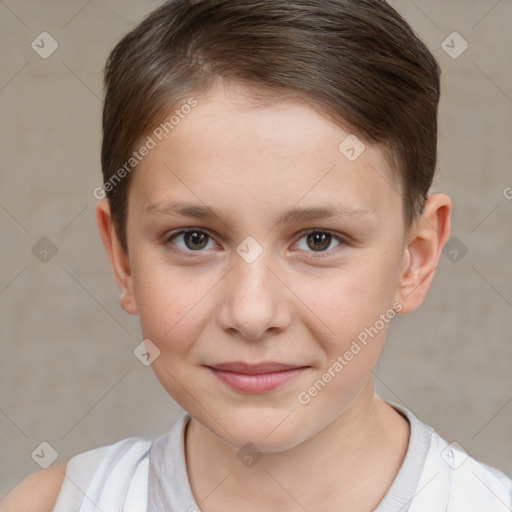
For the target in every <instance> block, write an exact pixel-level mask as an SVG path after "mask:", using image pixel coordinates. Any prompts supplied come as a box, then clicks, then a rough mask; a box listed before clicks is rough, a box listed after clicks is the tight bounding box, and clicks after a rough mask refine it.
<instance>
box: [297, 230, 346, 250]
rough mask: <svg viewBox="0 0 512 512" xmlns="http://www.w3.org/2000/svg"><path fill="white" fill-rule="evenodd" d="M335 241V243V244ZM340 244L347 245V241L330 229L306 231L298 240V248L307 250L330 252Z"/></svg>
mask: <svg viewBox="0 0 512 512" xmlns="http://www.w3.org/2000/svg"><path fill="white" fill-rule="evenodd" d="M333 242H334V244H333ZM340 245H347V242H346V241H345V240H344V239H343V238H341V237H339V236H336V235H333V234H331V233H330V232H329V231H322V230H320V229H313V230H310V231H307V232H305V233H304V235H303V236H302V238H300V239H299V240H298V241H297V248H298V249H300V250H301V251H305V252H310V253H311V252H317V253H330V252H331V250H334V249H336V248H337V247H338V246H340Z"/></svg>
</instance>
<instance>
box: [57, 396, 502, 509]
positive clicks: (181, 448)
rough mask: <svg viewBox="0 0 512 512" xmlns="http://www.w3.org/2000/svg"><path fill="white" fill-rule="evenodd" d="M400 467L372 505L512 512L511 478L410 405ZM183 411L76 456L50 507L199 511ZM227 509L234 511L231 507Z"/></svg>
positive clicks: (404, 409)
mask: <svg viewBox="0 0 512 512" xmlns="http://www.w3.org/2000/svg"><path fill="white" fill-rule="evenodd" d="M388 403H389V404H390V405H391V406H392V407H394V408H395V409H396V410H398V412H400V413H401V414H402V415H404V416H405V417H406V418H407V419H408V420H409V423H410V426H411V435H410V439H409V446H408V449H407V453H406V456H405V459H404V461H403V463H402V466H401V468H400V470H399V472H398V474H397V476H396V478H395V480H394V481H393V484H392V485H391V487H390V488H389V490H388V492H387V493H386V495H385V496H384V498H383V500H382V501H381V503H380V504H379V506H378V507H377V508H376V509H375V511H374V512H510V511H511V510H512V480H511V479H510V478H509V477H507V476H506V475H505V474H504V473H502V472H501V471H499V470H497V469H495V468H491V467H489V466H487V465H485V464H483V463H481V462H478V461H476V460H475V459H474V458H472V457H470V456H468V455H467V454H466V453H465V452H464V451H462V450H461V449H459V448H458V447H457V446H456V445H452V444H449V443H448V442H447V441H445V440H444V439H442V438H441V437H440V436H439V435H438V434H437V433H436V432H435V431H434V430H432V428H431V427H429V426H428V425H426V424H425V423H423V422H421V421H420V420H419V419H418V418H417V417H416V416H415V415H414V414H413V413H412V412H411V411H410V410H408V409H407V408H405V407H402V406H400V405H398V404H395V403H392V402H388ZM189 420H190V416H189V415H188V413H185V414H183V415H182V416H181V417H180V418H179V419H178V421H177V422H176V423H175V425H174V426H173V427H172V429H171V430H170V431H169V432H167V433H166V434H164V435H162V436H160V437H159V438H157V439H156V440H155V441H153V442H152V441H150V440H146V439H141V438H136V437H131V438H128V439H124V440H122V441H119V442H118V443H115V444H112V445H109V446H103V447H101V448H96V449H94V450H90V451H87V452H84V453H81V454H79V455H76V456H75V457H72V458H71V459H70V460H69V462H68V465H67V470H66V478H65V479H64V483H63V485H62V488H61V490H60V493H59V496H58V498H57V503H56V504H55V507H54V509H53V512H164V511H165V512H200V511H201V509H200V508H199V505H198V504H197V503H196V501H195V498H194V496H193V494H192V490H191V488H190V482H189V480H188V474H187V468H186V463H185V444H184V439H185V429H186V426H187V424H188V421H189ZM227 512H229V511H227Z"/></svg>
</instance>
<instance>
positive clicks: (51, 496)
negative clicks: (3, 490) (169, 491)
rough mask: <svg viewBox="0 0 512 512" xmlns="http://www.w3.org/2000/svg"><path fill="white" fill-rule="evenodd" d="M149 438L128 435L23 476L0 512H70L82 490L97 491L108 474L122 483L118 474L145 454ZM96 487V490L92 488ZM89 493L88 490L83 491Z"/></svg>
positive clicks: (77, 505) (131, 468)
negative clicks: (129, 436)
mask: <svg viewBox="0 0 512 512" xmlns="http://www.w3.org/2000/svg"><path fill="white" fill-rule="evenodd" d="M150 446H151V441H148V440H146V439H141V438H136V437H131V438H127V439H123V440H122V441H118V442H116V443H114V444H111V445H106V446H101V447H99V448H94V449H92V450H88V451H86V452H82V453H79V454H78V455H75V456H74V457H72V458H71V459H70V460H69V461H68V462H67V464H66V463H64V464H55V465H53V466H51V467H49V468H48V469H45V470H44V471H39V472H37V473H34V474H32V475H29V476H28V477H26V478H25V479H24V480H23V481H22V482H21V483H19V484H18V485H17V486H16V487H15V488H14V489H13V490H12V491H11V492H10V493H9V494H8V495H7V496H6V497H5V498H4V500H2V501H1V502H0V512H22V511H23V512H51V511H61V510H65V511H66V512H72V511H73V510H78V509H79V508H80V504H81V503H82V501H83V500H84V492H82V491H81V489H83V490H89V489H91V486H92V489H91V492H92V493H95V492H98V491H99V490H100V489H101V485H95V482H96V483H98V484H100V483H101V482H102V481H104V480H105V479H107V478H108V477H109V476H112V477H113V480H114V481H115V482H116V483H117V484H119V485H122V483H123V482H121V481H119V478H118V477H119V476H124V473H125V472H130V471H132V470H133V469H134V468H135V467H136V466H137V464H138V463H139V462H140V461H141V460H142V458H143V457H144V456H145V455H147V454H148V452H149V449H150ZM96 487H97V488H98V489H96ZM87 494H88V495H89V491H87Z"/></svg>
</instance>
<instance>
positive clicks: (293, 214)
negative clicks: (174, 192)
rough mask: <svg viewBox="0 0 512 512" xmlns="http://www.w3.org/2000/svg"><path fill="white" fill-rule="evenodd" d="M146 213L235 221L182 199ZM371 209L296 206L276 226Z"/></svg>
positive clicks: (156, 205)
mask: <svg viewBox="0 0 512 512" xmlns="http://www.w3.org/2000/svg"><path fill="white" fill-rule="evenodd" d="M144 212H145V214H150V215H153V214H160V213H162V214H168V215H180V216H183V217H194V218H196V219H212V218H217V219H219V220H221V221H222V222H226V223H227V224H230V223H233V221H234V219H233V217H231V216H230V215H228V214H226V213H225V212H223V211H222V210H220V211H219V213H216V212H215V211H214V210H213V209H212V208H210V207H209V206H207V205H204V204H193V203H184V202H181V201H171V202H164V203H153V204H150V205H148V206H146V208H145V209H144ZM371 213H372V212H371V211H370V210H364V209H361V208H354V207H351V206H347V205H342V204H329V205H327V206H314V207H307V208H306V207H303V208H300V207H296V208H290V209H289V210H286V211H284V212H282V213H281V214H279V216H278V217H277V218H274V219H273V220H274V226H277V225H280V224H286V223H290V222H293V221H299V220H316V219H326V218H332V217H350V218H362V217H366V216H368V215H370V214H371Z"/></svg>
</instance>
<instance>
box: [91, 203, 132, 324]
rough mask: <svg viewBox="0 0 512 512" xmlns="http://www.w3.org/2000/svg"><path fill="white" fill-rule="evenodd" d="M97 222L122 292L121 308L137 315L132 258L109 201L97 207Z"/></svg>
mask: <svg viewBox="0 0 512 512" xmlns="http://www.w3.org/2000/svg"><path fill="white" fill-rule="evenodd" d="M96 220H97V222H98V227H99V228H100V234H101V239H102V240H103V244H104V245H105V249H106V250H107V253H108V256H109V258H110V262H111V263H112V268H113V269H114V274H115V278H116V281H117V284H118V286H119V289H120V290H121V301H120V302H121V307H122V308H123V309H124V310H125V311H126V312H127V313H129V314H131V315H136V314H137V313H138V311H137V302H136V300H135V294H134V291H133V277H132V272H131V267H130V258H129V256H128V254H127V253H126V251H125V250H124V249H123V247H122V245H121V242H120V241H119V237H118V236H117V231H116V229H115V226H114V223H113V221H112V215H111V213H110V205H109V203H108V199H101V200H100V201H98V204H97V205H96Z"/></svg>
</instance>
